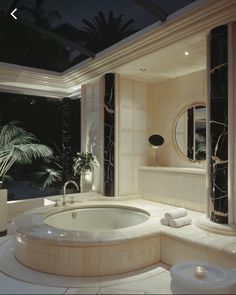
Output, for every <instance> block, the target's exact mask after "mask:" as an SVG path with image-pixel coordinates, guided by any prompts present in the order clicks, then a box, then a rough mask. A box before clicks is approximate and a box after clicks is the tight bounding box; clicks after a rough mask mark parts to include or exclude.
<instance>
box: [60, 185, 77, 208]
mask: <svg viewBox="0 0 236 295" xmlns="http://www.w3.org/2000/svg"><path fill="white" fill-rule="evenodd" d="M68 184H73V185H74V186H75V188H76V190H77V191H79V187H78V184H77V183H76V182H75V181H74V180H68V181H66V182H65V183H64V186H63V202H62V205H63V206H64V205H65V204H66V187H67V185H68Z"/></svg>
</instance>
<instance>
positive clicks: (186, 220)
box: [169, 216, 192, 227]
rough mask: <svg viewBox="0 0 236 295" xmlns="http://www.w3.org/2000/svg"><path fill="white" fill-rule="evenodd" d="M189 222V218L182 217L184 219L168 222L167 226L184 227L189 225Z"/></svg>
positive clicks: (190, 219) (190, 220)
mask: <svg viewBox="0 0 236 295" xmlns="http://www.w3.org/2000/svg"><path fill="white" fill-rule="evenodd" d="M191 222H192V218H191V217H188V216H184V217H180V218H176V219H171V220H169V226H172V227H181V226H184V225H188V224H191Z"/></svg>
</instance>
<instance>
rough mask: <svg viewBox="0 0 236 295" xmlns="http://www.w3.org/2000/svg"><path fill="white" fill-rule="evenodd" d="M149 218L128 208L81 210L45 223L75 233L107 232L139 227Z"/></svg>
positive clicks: (70, 211)
mask: <svg viewBox="0 0 236 295" xmlns="http://www.w3.org/2000/svg"><path fill="white" fill-rule="evenodd" d="M148 218H149V216H148V215H147V214H145V213H143V212H139V211H135V210H131V209H127V208H114V207H104V208H80V209H76V210H69V211H65V212H59V213H56V214H53V215H50V216H48V217H46V218H45V219H44V223H46V224H48V225H50V226H53V227H56V228H59V229H66V230H73V231H78V230H82V231H105V230H115V229H119V228H124V227H129V226H133V225H137V224H140V223H143V222H145V221H146V220H148Z"/></svg>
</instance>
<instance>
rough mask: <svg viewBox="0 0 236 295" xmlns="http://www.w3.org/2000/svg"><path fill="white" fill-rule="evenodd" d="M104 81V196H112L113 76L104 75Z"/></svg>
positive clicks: (113, 161) (113, 145)
mask: <svg viewBox="0 0 236 295" xmlns="http://www.w3.org/2000/svg"><path fill="white" fill-rule="evenodd" d="M104 80H105V95H104V196H114V171H115V169H114V168H115V167H114V164H115V156H114V153H115V92H114V88H115V74H113V73H108V74H106V75H105V77H104Z"/></svg>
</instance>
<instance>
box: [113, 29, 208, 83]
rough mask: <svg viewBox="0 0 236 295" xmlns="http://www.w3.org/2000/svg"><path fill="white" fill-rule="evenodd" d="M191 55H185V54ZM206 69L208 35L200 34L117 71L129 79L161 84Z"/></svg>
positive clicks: (132, 62) (139, 59)
mask: <svg viewBox="0 0 236 295" xmlns="http://www.w3.org/2000/svg"><path fill="white" fill-rule="evenodd" d="M186 51H187V52H188V53H189V55H185V52H186ZM205 68H206V35H205V34H203V33H202V34H199V35H195V36H194V37H190V38H188V39H184V40H181V41H180V42H176V43H174V44H172V45H170V46H168V47H165V48H162V49H159V50H157V51H155V52H153V53H151V54H148V55H145V56H143V57H141V58H138V59H136V60H133V61H131V62H129V63H127V64H125V65H123V66H121V67H119V68H117V69H116V72H117V73H120V74H122V75H124V76H126V77H127V78H130V79H135V80H141V81H145V82H150V83H154V82H160V81H163V80H166V79H170V78H175V77H178V76H183V75H187V74H189V73H192V72H195V71H199V70H202V69H205Z"/></svg>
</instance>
